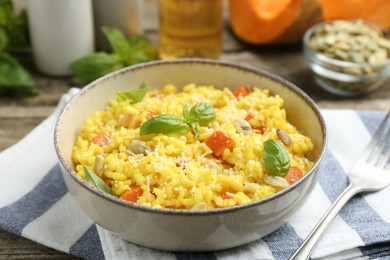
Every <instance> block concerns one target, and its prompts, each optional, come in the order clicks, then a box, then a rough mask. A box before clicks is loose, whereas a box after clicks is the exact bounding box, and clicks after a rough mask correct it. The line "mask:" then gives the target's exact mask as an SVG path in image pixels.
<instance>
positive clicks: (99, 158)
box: [93, 154, 104, 177]
mask: <svg viewBox="0 0 390 260" xmlns="http://www.w3.org/2000/svg"><path fill="white" fill-rule="evenodd" d="M103 160H104V157H103V155H101V154H98V155H96V157H95V165H94V166H93V171H94V172H95V173H96V175H98V176H99V177H102V175H103Z"/></svg>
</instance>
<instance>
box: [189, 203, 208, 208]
mask: <svg viewBox="0 0 390 260" xmlns="http://www.w3.org/2000/svg"><path fill="white" fill-rule="evenodd" d="M205 209H207V204H206V203H205V202H199V203H197V204H195V205H194V206H193V207H192V208H191V210H205Z"/></svg>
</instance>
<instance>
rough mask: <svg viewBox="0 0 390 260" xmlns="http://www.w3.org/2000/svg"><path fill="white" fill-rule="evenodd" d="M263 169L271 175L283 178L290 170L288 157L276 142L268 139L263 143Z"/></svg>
mask: <svg viewBox="0 0 390 260" xmlns="http://www.w3.org/2000/svg"><path fill="white" fill-rule="evenodd" d="M263 145H264V156H263V160H264V163H265V167H266V168H267V169H268V170H269V171H270V172H271V174H272V175H276V176H279V177H285V176H286V175H287V172H288V170H289V169H290V157H289V155H288V153H287V151H286V150H285V149H284V148H283V146H282V145H281V144H279V143H278V142H277V141H275V140H273V139H270V140H267V141H265V142H264V143H263Z"/></svg>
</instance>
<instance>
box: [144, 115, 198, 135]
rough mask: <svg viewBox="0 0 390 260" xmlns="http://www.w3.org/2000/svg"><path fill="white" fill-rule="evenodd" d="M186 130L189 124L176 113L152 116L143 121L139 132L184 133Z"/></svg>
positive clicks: (188, 128) (188, 129)
mask: <svg viewBox="0 0 390 260" xmlns="http://www.w3.org/2000/svg"><path fill="white" fill-rule="evenodd" d="M188 131H190V126H189V125H188V124H187V122H186V121H184V120H183V119H181V118H180V117H178V116H177V115H172V114H163V115H159V116H156V117H152V118H151V119H149V120H148V121H146V122H145V123H143V124H142V126H141V129H140V134H141V135H147V134H158V133H161V134H174V133H185V132H188Z"/></svg>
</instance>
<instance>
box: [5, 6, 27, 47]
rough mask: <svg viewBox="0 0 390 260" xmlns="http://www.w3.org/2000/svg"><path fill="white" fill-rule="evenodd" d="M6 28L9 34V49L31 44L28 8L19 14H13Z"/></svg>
mask: <svg viewBox="0 0 390 260" xmlns="http://www.w3.org/2000/svg"><path fill="white" fill-rule="evenodd" d="M5 29H6V32H7V35H8V49H14V48H23V47H29V46H30V36H29V31H28V22H27V12H26V10H22V11H21V12H20V13H19V14H18V15H13V16H12V17H11V20H10V21H9V23H8V25H7V26H6V27H5Z"/></svg>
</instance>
